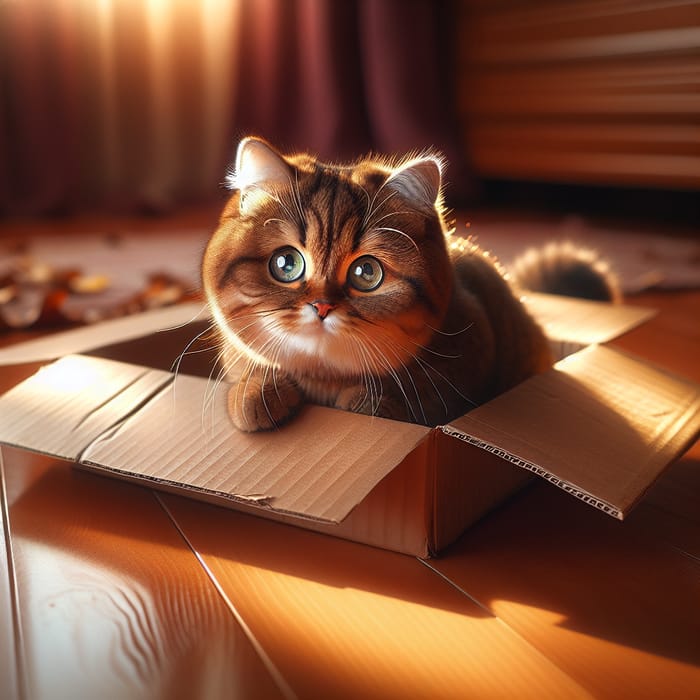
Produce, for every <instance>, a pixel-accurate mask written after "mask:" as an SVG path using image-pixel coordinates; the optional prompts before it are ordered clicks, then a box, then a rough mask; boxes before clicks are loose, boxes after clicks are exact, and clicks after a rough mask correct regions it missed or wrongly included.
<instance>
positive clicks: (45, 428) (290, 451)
mask: <svg viewBox="0 0 700 700" xmlns="http://www.w3.org/2000/svg"><path fill="white" fill-rule="evenodd" d="M227 389H228V387H227V386H226V385H224V384H219V385H218V387H217V389H216V390H215V389H214V387H213V385H212V384H211V383H210V382H209V381H207V380H206V379H203V378H199V377H190V376H187V375H178V376H177V378H173V375H172V374H170V373H167V372H161V371H158V370H150V369H147V368H144V367H139V366H136V365H129V364H126V363H121V362H114V361H111V360H105V359H102V358H95V357H85V356H71V357H67V358H64V359H62V360H59V361H58V362H56V363H54V364H53V365H50V366H49V367H47V368H44V369H42V370H40V371H39V372H38V373H37V374H36V375H34V376H33V377H31V378H29V379H28V380H26V381H25V382H23V383H22V384H20V385H18V386H17V387H15V388H14V389H13V390H11V391H10V392H8V394H6V395H5V396H3V397H0V442H4V443H6V444H12V445H14V446H17V447H22V448H25V449H30V450H35V451H40V452H44V453H47V454H51V455H54V456H57V457H62V458H65V459H73V460H77V461H79V462H80V463H81V464H83V465H86V466H89V467H92V468H97V469H102V470H106V471H111V472H114V473H121V474H122V475H124V476H128V477H130V478H133V477H136V478H141V479H146V480H150V481H152V482H155V483H161V484H164V485H170V486H182V487H184V488H189V489H195V490H198V491H202V492H205V493H209V494H214V495H217V496H223V497H225V498H231V499H233V500H236V499H238V500H241V501H245V502H247V503H254V504H256V505H258V506H260V507H265V508H270V509H273V510H276V511H281V512H285V513H291V514H294V515H297V516H299V517H304V518H312V519H317V520H321V521H327V522H340V521H341V520H342V519H343V518H345V517H346V516H347V514H348V513H349V512H350V511H351V510H352V509H353V508H354V506H356V505H357V504H358V503H359V502H360V501H362V499H363V498H364V497H365V496H366V495H367V494H368V493H369V492H370V491H371V490H372V489H373V488H374V486H375V485H376V484H377V483H378V482H379V481H380V480H381V479H382V478H383V477H384V476H386V475H387V474H388V473H389V472H390V471H392V469H393V468H394V467H395V466H396V465H397V464H399V463H400V462H401V461H402V460H403V459H404V458H405V457H406V456H407V455H408V454H410V453H411V452H412V451H413V449H414V448H415V447H417V446H418V445H419V444H420V442H421V441H422V440H423V439H424V438H425V437H426V436H427V435H428V433H429V432H430V429H429V428H425V427H423V426H417V425H412V424H408V423H397V422H395V421H388V420H384V419H381V418H368V417H367V416H361V415H357V414H351V413H346V412H342V411H336V410H333V409H329V408H321V407H317V406H309V407H307V408H306V409H305V410H304V411H302V413H301V415H300V416H299V417H298V418H297V419H295V420H294V421H293V422H292V423H290V424H289V425H288V426H285V428H284V430H281V431H279V432H274V431H273V432H269V433H256V434H250V435H248V434H243V433H239V432H238V431H236V430H234V429H233V427H232V426H231V424H230V422H229V419H228V416H227V414H226V393H227Z"/></svg>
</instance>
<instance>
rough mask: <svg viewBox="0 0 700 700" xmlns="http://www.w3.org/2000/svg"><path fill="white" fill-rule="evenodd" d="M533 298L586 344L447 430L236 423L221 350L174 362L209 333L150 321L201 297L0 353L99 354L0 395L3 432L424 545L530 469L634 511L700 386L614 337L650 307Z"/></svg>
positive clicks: (195, 492)
mask: <svg viewBox="0 0 700 700" xmlns="http://www.w3.org/2000/svg"><path fill="white" fill-rule="evenodd" d="M527 303H528V305H529V306H530V309H531V311H532V313H533V314H535V315H536V316H537V317H538V318H539V319H540V321H541V323H542V324H543V326H544V327H545V328H546V330H547V332H548V335H549V336H550V338H551V339H552V342H553V344H554V346H555V347H556V348H557V349H558V350H559V351H560V352H562V353H563V354H565V353H566V352H570V351H572V350H576V352H574V353H573V354H570V355H568V356H567V357H565V358H564V359H563V360H561V361H560V362H558V363H557V364H556V365H555V367H554V368H553V369H551V370H550V371H549V372H547V373H545V374H542V375H539V376H537V377H533V378H531V379H529V380H528V381H526V382H524V383H522V384H521V385H519V386H517V387H515V388H514V389H512V390H511V391H509V392H506V393H505V394H502V395H501V396H499V397H497V398H496V399H494V400H493V401H490V402H489V403H487V404H485V405H483V406H481V407H479V408H477V409H475V410H473V411H471V412H470V413H468V414H466V415H465V416H463V417H461V418H459V419H458V420H455V421H453V422H452V423H450V424H449V425H446V426H441V427H437V428H433V429H431V428H426V427H423V426H417V425H412V424H408V423H400V422H396V421H390V420H385V419H381V418H371V417H368V416H361V415H356V414H351V413H346V412H342V411H337V410H334V409H329V408H322V407H318V406H309V407H307V408H306V409H305V410H304V411H303V412H302V414H301V415H300V416H299V417H298V418H297V419H296V420H295V421H293V422H292V423H291V424H290V425H288V426H285V427H284V428H283V429H281V430H279V431H276V432H271V433H261V434H253V435H248V434H241V433H238V432H236V431H235V430H234V429H233V428H232V427H231V425H230V423H229V420H228V416H227V415H226V408H225V399H226V391H227V387H226V386H225V385H223V384H218V385H217V384H216V383H215V382H213V381H212V380H209V379H208V378H207V374H208V373H209V372H210V371H211V367H210V363H211V358H207V359H206V361H205V362H203V363H201V366H200V367H199V368H198V369H196V370H195V371H199V372H200V373H202V374H203V375H204V376H194V375H193V374H184V373H181V372H180V373H178V374H177V375H175V374H173V373H171V372H169V371H167V367H168V366H169V365H170V364H171V362H172V361H173V360H174V359H175V358H176V357H177V356H178V354H179V353H180V352H181V351H182V349H183V348H184V347H185V344H186V342H187V340H189V339H190V338H192V337H193V336H194V335H195V334H196V332H197V331H198V330H200V327H199V326H193V325H192V324H189V325H186V326H183V327H180V329H179V330H178V329H176V330H171V331H169V332H158V333H156V332H154V331H155V329H158V328H162V327H163V326H164V325H166V324H179V323H184V322H187V321H188V320H190V319H191V317H192V315H193V311H194V308H193V307H192V306H191V305H189V306H182V307H175V309H168V310H167V311H164V312H150V314H149V315H146V314H143V315H141V316H139V317H138V318H135V319H132V320H133V323H129V322H128V319H122V320H120V321H117V322H107V323H104V324H100V325H99V326H94V327H91V328H84V329H80V330H78V331H71V332H67V333H63V334H58V335H54V336H52V337H51V338H49V339H48V341H46V340H40V341H34V342H30V343H25V344H23V345H22V346H15V347H10V348H7V349H6V350H0V364H2V363H5V364H6V363H8V362H13V361H22V362H27V361H30V360H37V359H41V360H44V359H47V358H48V357H50V356H51V355H53V356H56V355H60V354H63V352H64V351H66V350H67V351H69V352H75V351H82V352H88V351H89V352H90V354H89V355H88V354H69V355H66V356H65V357H62V358H61V359H59V360H57V361H56V362H53V363H51V364H48V365H46V366H44V367H43V368H42V369H40V370H39V372H37V374H35V375H34V376H32V377H30V378H29V379H27V380H26V381H24V382H23V383H21V384H20V385H18V386H16V387H15V388H14V389H11V390H10V391H9V392H7V393H6V394H5V395H4V396H2V397H0V442H1V443H3V444H7V445H12V446H14V447H20V448H24V449H28V450H33V451H37V452H41V453H45V454H48V455H52V456H55V457H59V458H61V459H66V460H69V461H73V462H75V463H76V464H77V465H78V466H79V467H81V468H84V469H89V470H92V471H95V472H98V473H101V474H106V475H109V476H114V477H117V478H120V479H126V480H129V481H134V482H136V483H141V484H147V485H150V486H153V487H154V488H158V489H163V490H167V491H172V492H175V493H179V494H183V495H190V496H193V497H196V498H199V499H203V500H206V501H210V502H213V503H216V504H219V505H224V506H228V507H232V508H236V509H239V510H243V511H246V512H250V513H255V514H258V515H262V516H264V517H268V518H272V519H275V520H280V521H283V522H288V523H293V524H296V525H299V526H301V527H305V528H309V529H312V530H316V531H320V532H325V533H328V534H332V535H336V536H339V537H344V538H348V539H352V540H356V541H359V542H364V543H367V544H371V545H375V546H379V547H384V548H387V549H391V550H395V551H399V552H404V553H408V554H413V555H418V556H427V555H432V554H436V553H437V552H439V551H440V550H442V549H443V548H444V547H446V546H447V545H448V544H450V543H451V542H453V541H454V540H455V539H456V538H457V537H458V536H459V535H460V534H461V533H462V532H463V531H464V530H465V529H466V528H467V527H468V526H469V525H470V524H471V523H473V522H474V521H475V520H476V519H478V518H480V517H481V516H482V515H483V514H484V513H486V512H487V511H489V510H490V509H492V508H494V507H495V506H496V505H497V504H499V503H500V502H502V501H503V500H504V499H506V498H508V497H509V496H510V495H512V494H513V493H514V492H515V491H517V490H518V489H520V488H521V487H522V486H523V485H524V484H525V483H526V482H527V481H528V480H529V479H530V478H532V475H533V474H534V475H537V476H539V477H540V478H545V479H547V480H548V481H550V482H551V483H553V484H555V485H556V486H558V487H560V488H562V489H563V490H565V491H566V492H568V493H570V494H571V495H572V496H574V497H577V498H580V499H582V500H584V501H586V502H587V503H589V504H590V505H592V506H594V507H595V508H598V509H599V510H601V511H603V512H604V513H607V514H608V515H610V516H613V517H616V518H620V519H621V518H623V517H624V515H625V514H626V513H627V512H629V510H630V509H631V508H632V507H633V506H634V504H635V503H636V502H637V501H638V500H639V499H640V498H641V497H642V496H643V494H644V492H645V491H646V489H647V488H648V487H649V486H650V485H651V484H652V483H653V482H654V481H655V480H656V478H657V477H658V476H659V475H660V474H661V472H662V471H663V469H664V468H665V467H666V466H667V465H668V464H669V463H670V462H672V461H673V460H674V459H675V458H676V457H678V456H679V455H681V454H682V453H683V452H684V451H685V450H686V449H687V448H688V447H689V446H690V445H691V444H692V443H693V442H694V440H695V439H696V438H697V435H698V434H699V432H700V387H698V386H697V385H695V384H693V383H691V382H688V381H686V380H683V379H681V378H678V377H673V376H671V375H670V374H668V373H666V372H664V371H662V370H659V369H656V368H653V367H650V366H649V365H648V364H646V363H644V362H642V361H640V360H637V359H634V358H632V357H630V356H628V355H626V354H624V353H622V352H620V351H618V350H614V349H611V348H609V347H605V346H603V345H600V343H603V342H606V341H607V340H609V339H611V338H612V337H615V336H616V335H619V334H620V333H622V332H624V331H625V330H627V329H629V328H630V327H633V326H634V325H637V324H638V323H641V322H643V321H644V320H645V319H646V318H648V316H649V311H648V310H645V309H636V308H633V307H613V306H609V305H606V304H600V303H596V302H582V301H578V300H570V299H563V298H558V297H557V298H555V297H547V296H544V295H531V296H529V297H528V300H527ZM205 327H206V325H203V326H201V328H205ZM106 342H108V343H109V344H108V345H106V344H105V343H106ZM591 343H592V344H591ZM99 345H102V346H103V347H96V346H99ZM578 348H582V349H578ZM188 371H191V368H188Z"/></svg>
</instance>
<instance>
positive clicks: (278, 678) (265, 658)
mask: <svg viewBox="0 0 700 700" xmlns="http://www.w3.org/2000/svg"><path fill="white" fill-rule="evenodd" d="M151 493H152V494H153V496H154V497H155V499H156V501H157V502H158V504H159V505H160V507H161V508H162V509H163V511H164V512H165V514H166V515H167V517H168V518H169V519H170V521H171V522H172V524H173V527H175V529H176V530H177V531H178V533H179V534H180V537H182V539H183V541H184V542H185V544H186V545H187V547H188V549H189V550H190V551H191V552H192V554H193V555H194V557H195V559H196V560H197V562H198V563H199V565H200V566H201V567H202V569H203V571H204V573H205V574H206V576H207V578H208V579H209V580H210V581H211V583H212V585H213V586H214V588H215V589H216V591H217V593H218V594H219V596H220V597H221V599H222V601H223V602H224V604H225V605H226V607H227V608H228V610H229V611H230V612H231V614H232V616H233V618H234V619H235V620H236V622H237V623H238V625H239V627H240V628H241V630H243V633H244V634H245V636H246V638H247V639H248V641H249V642H250V643H251V645H252V646H253V648H254V649H255V652H256V654H257V655H258V656H259V657H260V660H261V661H262V663H263V664H264V666H265V668H266V669H267V671H268V672H269V674H270V675H271V676H272V678H273V680H274V682H275V684H276V685H277V687H278V688H279V690H280V692H281V693H282V695H283V696H284V697H285V698H288V700H296V698H297V694H296V693H295V692H294V691H293V690H292V688H291V687H290V686H289V684H288V683H287V681H286V680H285V678H284V676H283V675H282V673H281V671H280V670H279V669H278V668H277V666H276V665H275V663H274V662H273V661H272V659H271V658H270V657H269V655H268V654H267V652H266V651H265V649H264V647H263V646H262V644H261V643H260V641H259V640H258V638H257V637H256V636H255V634H254V633H253V631H252V630H251V629H250V627H249V626H248V624H247V623H246V621H245V620H244V619H243V616H242V615H241V614H240V613H239V612H238V610H237V608H236V606H235V605H234V604H233V601H231V599H230V598H229V597H228V595H227V594H226V591H224V589H223V588H222V586H221V584H220V583H219V581H218V580H217V578H216V576H215V575H214V572H213V571H212V570H211V569H210V568H209V566H208V565H207V563H206V562H205V561H204V559H203V557H202V556H201V555H200V554H199V552H198V551H197V550H196V549H195V547H194V545H193V544H192V542H190V540H189V538H188V537H187V534H186V533H185V532H184V530H183V529H182V528H181V527H180V523H178V522H177V519H176V518H175V516H174V515H173V514H172V512H171V511H170V509H169V508H168V506H167V505H166V504H165V502H164V501H163V499H162V498H161V496H160V494H159V493H157V492H156V491H151Z"/></svg>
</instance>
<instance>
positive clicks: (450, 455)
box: [430, 431, 532, 554]
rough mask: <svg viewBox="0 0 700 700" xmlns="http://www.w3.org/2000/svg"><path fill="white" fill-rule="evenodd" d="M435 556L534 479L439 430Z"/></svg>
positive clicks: (432, 541)
mask: <svg viewBox="0 0 700 700" xmlns="http://www.w3.org/2000/svg"><path fill="white" fill-rule="evenodd" d="M433 448H434V449H433V460H434V465H433V470H432V471H433V474H434V480H433V494H432V498H433V503H432V508H431V513H432V516H433V518H432V523H431V527H430V550H431V554H438V553H439V552H440V551H441V550H443V549H445V547H447V546H449V545H450V544H452V543H453V542H454V541H455V540H456V539H457V538H458V537H459V536H460V535H461V534H462V533H463V532H464V531H465V530H466V529H467V528H468V527H469V526H470V525H472V524H473V523H474V522H476V521H477V520H478V519H479V518H481V517H482V516H484V515H486V513H488V512H489V511H491V510H493V509H494V508H496V507H497V506H498V505H500V504H501V503H502V502H503V501H505V500H506V499H507V498H508V497H509V496H511V495H513V494H514V493H515V492H517V491H519V490H520V489H521V488H523V487H524V486H525V485H526V484H527V483H528V482H529V481H530V480H531V479H532V476H531V475H530V474H529V473H528V472H526V471H523V470H522V469H518V468H517V467H516V466H514V465H512V464H509V463H508V462H505V461H503V460H502V459H500V458H499V457H498V456H497V455H495V454H492V453H490V452H487V451H485V450H482V449H479V448H478V447H475V446H473V445H470V444H468V443H465V442H462V441H461V440H455V439H454V438H453V437H451V436H449V435H446V434H445V433H443V432H440V431H436V432H435V433H434V440H433Z"/></svg>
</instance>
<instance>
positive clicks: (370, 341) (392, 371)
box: [361, 332, 423, 422]
mask: <svg viewBox="0 0 700 700" xmlns="http://www.w3.org/2000/svg"><path fill="white" fill-rule="evenodd" d="M361 333H362V335H363V336H364V337H365V340H366V341H367V343H368V345H369V346H370V348H372V349H373V350H374V352H375V353H376V354H377V355H378V357H379V360H380V364H381V366H382V367H383V368H384V370H385V371H386V372H388V374H389V376H390V377H391V378H392V379H393V380H394V382H395V383H396V386H397V388H398V390H399V391H400V392H401V395H402V396H403V399H404V401H405V402H406V408H407V409H408V411H409V413H410V414H411V418H412V419H413V421H414V422H416V421H417V416H416V413H415V411H414V409H413V405H412V403H411V400H410V399H409V398H408V394H407V393H406V389H405V387H404V385H403V382H402V381H401V378H400V376H399V374H398V372H397V370H396V368H395V367H394V366H393V365H392V363H391V362H389V360H388V359H387V357H386V354H385V352H384V351H383V350H382V348H381V347H380V346H379V345H378V343H377V340H375V339H374V338H371V337H370V336H369V335H367V334H366V333H364V332H361ZM389 347H390V348H391V345H389ZM375 356H376V355H375ZM400 364H401V366H402V367H403V369H406V366H405V364H404V363H403V362H400ZM407 374H408V376H409V379H411V381H412V377H411V376H410V372H408V371H407ZM414 389H415V384H414ZM416 398H417V400H418V404H419V406H420V408H421V412H423V407H422V404H421V401H420V397H419V396H418V395H417V392H416Z"/></svg>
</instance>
